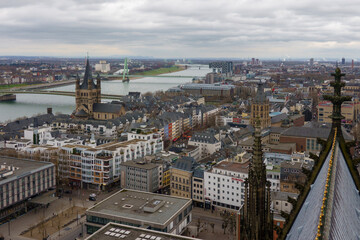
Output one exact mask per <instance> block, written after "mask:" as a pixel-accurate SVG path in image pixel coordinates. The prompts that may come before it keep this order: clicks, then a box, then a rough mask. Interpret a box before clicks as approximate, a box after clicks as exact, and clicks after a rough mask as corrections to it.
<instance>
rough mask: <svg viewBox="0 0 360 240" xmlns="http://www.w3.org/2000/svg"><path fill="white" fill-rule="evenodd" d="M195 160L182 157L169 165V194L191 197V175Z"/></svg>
mask: <svg viewBox="0 0 360 240" xmlns="http://www.w3.org/2000/svg"><path fill="white" fill-rule="evenodd" d="M195 166H196V162H195V160H194V158H192V157H182V158H179V159H178V160H176V162H175V163H174V164H173V165H172V166H171V168H170V171H171V173H170V174H171V178H170V194H171V196H179V197H185V198H191V196H192V177H193V172H194V169H195Z"/></svg>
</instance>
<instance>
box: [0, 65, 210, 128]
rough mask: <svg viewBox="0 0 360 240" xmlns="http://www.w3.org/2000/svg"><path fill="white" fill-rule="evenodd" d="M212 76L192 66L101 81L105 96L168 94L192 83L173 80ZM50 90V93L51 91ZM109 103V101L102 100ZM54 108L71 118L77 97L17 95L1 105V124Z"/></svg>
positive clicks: (203, 68) (68, 88)
mask: <svg viewBox="0 0 360 240" xmlns="http://www.w3.org/2000/svg"><path fill="white" fill-rule="evenodd" d="M208 72H210V69H209V68H208V66H206V65H202V66H201V67H200V69H199V66H196V67H195V66H191V65H190V67H189V68H188V69H186V70H183V71H179V72H173V73H167V74H163V75H165V76H169V77H168V78H167V77H166V78H165V77H156V76H154V77H144V78H139V79H135V80H131V81H130V82H128V83H123V82H122V81H121V80H113V81H102V82H101V92H102V93H104V94H118V95H127V94H128V93H129V92H141V93H145V92H155V91H158V90H163V91H165V90H167V89H169V88H171V87H175V86H178V85H179V84H184V83H188V82H191V80H192V78H176V77H171V76H199V77H202V76H205V75H206V73H208ZM49 90H50V89H49ZM51 90H59V91H69V92H74V91H75V86H74V85H73V84H72V85H67V86H61V87H56V88H51ZM103 101H104V102H105V101H110V100H103ZM48 107H51V108H52V109H53V113H65V114H69V113H71V112H72V111H73V110H74V109H75V99H74V97H68V96H58V95H42V94H16V101H15V102H0V123H4V122H7V121H13V120H15V119H17V118H20V117H31V116H34V115H37V114H43V113H46V109H47V108H48Z"/></svg>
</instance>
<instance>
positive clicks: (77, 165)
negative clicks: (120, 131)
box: [59, 134, 163, 189]
mask: <svg viewBox="0 0 360 240" xmlns="http://www.w3.org/2000/svg"><path fill="white" fill-rule="evenodd" d="M139 136H141V135H139ZM147 137H149V139H147ZM139 138H140V137H139ZM139 138H137V139H131V140H128V141H125V142H110V143H106V144H103V145H100V146H97V147H90V146H84V145H65V146H63V147H61V150H60V154H59V174H60V175H61V176H62V177H63V178H67V179H68V180H69V184H71V185H73V186H77V187H81V188H94V189H104V188H105V187H106V186H107V185H110V184H113V183H114V182H117V181H119V180H120V174H121V173H120V165H121V163H123V162H127V161H131V160H134V159H138V158H143V157H144V156H147V155H153V154H156V153H158V152H161V151H162V150H163V142H162V139H161V137H160V136H159V135H156V134H152V135H149V136H147V135H146V139H139ZM141 138H142V137H141ZM144 138H145V137H144Z"/></svg>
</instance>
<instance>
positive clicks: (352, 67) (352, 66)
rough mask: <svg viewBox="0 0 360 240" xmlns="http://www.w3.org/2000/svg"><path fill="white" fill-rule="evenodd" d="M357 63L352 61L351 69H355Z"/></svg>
mask: <svg viewBox="0 0 360 240" xmlns="http://www.w3.org/2000/svg"><path fill="white" fill-rule="evenodd" d="M354 66H355V63H354V59H353V60H351V69H354Z"/></svg>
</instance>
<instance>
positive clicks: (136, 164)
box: [120, 161, 159, 170]
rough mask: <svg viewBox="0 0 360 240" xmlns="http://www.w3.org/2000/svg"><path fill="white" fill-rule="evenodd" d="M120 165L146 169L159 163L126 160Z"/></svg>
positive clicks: (155, 166)
mask: <svg viewBox="0 0 360 240" xmlns="http://www.w3.org/2000/svg"><path fill="white" fill-rule="evenodd" d="M120 165H122V166H126V167H135V168H141V169H147V170H150V169H153V168H157V167H159V165H158V164H155V163H148V162H135V161H126V162H123V163H121V164H120Z"/></svg>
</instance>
